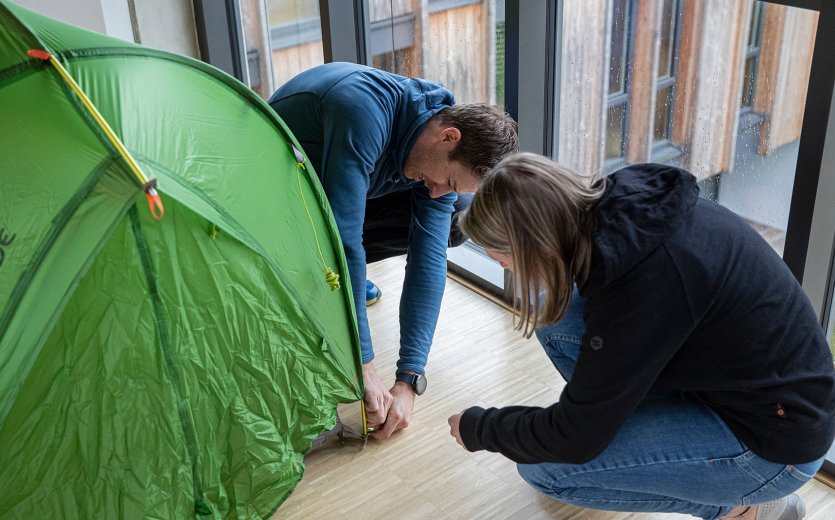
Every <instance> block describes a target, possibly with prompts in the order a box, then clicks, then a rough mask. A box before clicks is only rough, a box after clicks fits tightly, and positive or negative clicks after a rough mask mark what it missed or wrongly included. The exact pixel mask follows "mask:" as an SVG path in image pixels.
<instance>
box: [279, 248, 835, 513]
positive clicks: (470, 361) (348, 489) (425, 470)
mask: <svg viewBox="0 0 835 520" xmlns="http://www.w3.org/2000/svg"><path fill="white" fill-rule="evenodd" d="M404 266H405V261H404V259H403V258H402V257H400V258H393V259H390V260H386V261H384V262H380V263H377V264H374V265H372V266H370V267H369V270H368V271H369V274H368V277H369V279H371V280H374V281H375V282H376V283H377V284H378V285H379V286H380V288H381V289H382V291H383V297H382V299H381V300H380V301H379V302H378V303H377V304H375V305H374V306H372V307H370V308H369V309H368V317H369V322H370V325H371V334H372V338H373V341H374V349H375V352H376V354H377V358H376V361H375V364H376V366H377V368H378V371H379V372H380V375H381V377H383V381H384V382H386V383H390V382H392V381H393V379H394V366H395V362H396V360H397V349H398V338H399V325H398V318H397V316H398V305H399V301H400V292H401V284H402V279H403V268H404ZM426 375H427V378H428V380H429V388H428V390H427V392H426V394H424V395H423V396H421V397H418V398H417V401H416V404H415V413H414V416H413V419H412V423H411V425H410V426H409V428H407V429H405V430H402V431H401V432H399V433H397V434H395V435H394V436H392V438H391V439H389V440H387V441H384V442H379V443H378V442H374V441H369V442H368V444H367V445H366V446H365V447H364V448H363V447H361V446H360V445H359V444H349V445H343V444H341V443H339V442H338V441H335V442H332V443H330V444H327V445H325V446H324V447H322V448H320V449H318V450H315V451H313V452H311V453H310V454H308V455H307V457H306V458H305V464H306V466H307V469H306V471H305V475H304V478H303V479H302V481H301V482H300V483H299V485H298V486H297V487H296V490H295V491H294V493H293V494H292V495H291V496H290V498H288V499H287V501H286V502H285V503H284V504H283V505H282V506H281V507H280V508H279V509H278V511H277V512H276V513H275V515H274V516H273V517H272V518H273V519H274V520H275V519H311V518H315V519H331V518H332V519H340V520H364V519H374V520H376V519H388V518H392V519H394V518H396V519H432V520H435V519H471V518H472V519H475V518H478V519H494V518H495V519H505V518H514V519H516V518H518V519H525V520H527V519H549V518H560V519H578V520H579V519H583V520H626V519H630V520H661V519H683V518H691V517H689V516H685V515H675V514H658V513H655V514H647V513H640V514H638V513H611V512H603V511H594V510H589V509H580V508H577V507H573V506H569V505H565V504H561V503H559V502H557V501H555V500H552V499H550V498H547V497H545V496H543V495H541V494H539V493H537V492H535V491H534V490H533V489H532V488H530V487H529V486H528V485H527V484H525V483H524V482H523V481H522V479H521V478H520V477H519V476H518V474H517V473H516V469H515V465H514V464H513V463H512V462H511V461H509V460H507V459H505V458H504V457H501V456H499V455H497V454H494V453H489V452H484V451H482V452H478V453H468V452H466V451H464V449H462V448H461V447H459V446H458V445H457V444H456V443H455V441H454V439H453V438H452V437H450V436H449V426H448V425H447V417H449V416H450V415H452V414H454V413H457V412H459V411H461V410H463V409H465V408H467V407H469V406H472V405H482V406H484V405H489V406H502V405H510V404H529V405H540V406H542V405H549V404H551V403H553V402H554V401H556V400H557V398H558V396H559V393H560V391H561V389H562V387H563V386H564V384H565V383H564V382H563V381H562V379H561V378H560V376H559V375H558V374H557V373H556V371H555V370H554V369H553V368H552V366H551V364H550V362H549V361H548V360H547V358H546V356H545V354H544V352H543V351H542V349H541V347H540V346H539V344H538V342H537V341H536V338H532V339H530V340H525V339H523V338H522V336H521V334H520V333H519V332H518V331H515V330H513V328H512V317H511V315H510V314H509V313H508V312H507V311H505V310H503V309H501V308H499V307H498V306H496V305H495V304H493V303H491V302H489V301H487V300H486V299H484V298H482V297H480V296H478V295H477V294H475V293H473V292H471V291H470V290H468V289H466V288H464V287H463V286H461V285H459V284H457V283H455V282H454V281H452V280H449V279H448V280H447V286H446V294H445V297H444V303H443V307H442V309H441V317H440V320H439V322H438V328H437V331H436V333H435V342H434V345H433V347H432V353H431V355H430V357H429V364H428V366H427V367H426ZM340 415H341V416H342V417H343V420H344V421H345V422H346V424H348V425H350V426H354V427H356V428H357V430H359V426H358V425H359V406H358V405H357V404H352V405H343V406H341V407H340ZM800 494H802V495H803V496H804V497H805V499H806V504H807V516H806V518H807V520H834V519H835V490H833V489H831V488H829V487H827V486H825V485H824V484H822V483H820V482H817V481H812V482H810V483H808V484H807V485H806V486H804V487H803V488H802V489H801V490H800Z"/></svg>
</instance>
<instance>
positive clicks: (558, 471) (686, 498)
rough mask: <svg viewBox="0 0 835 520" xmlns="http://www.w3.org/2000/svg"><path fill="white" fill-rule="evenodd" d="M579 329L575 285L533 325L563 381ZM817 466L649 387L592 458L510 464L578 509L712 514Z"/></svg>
mask: <svg viewBox="0 0 835 520" xmlns="http://www.w3.org/2000/svg"><path fill="white" fill-rule="evenodd" d="M583 330H584V325H583V300H582V298H581V297H580V295H579V294H578V293H577V291H576V289H575V292H574V295H573V297H572V301H571V304H570V306H569V310H568V313H567V314H566V316H565V317H564V318H563V319H562V320H561V321H560V322H559V323H556V324H554V325H550V326H547V327H543V328H541V329H538V330H537V331H536V335H537V337H538V338H539V341H540V342H541V343H542V345H543V347H544V349H545V352H546V353H547V354H548V357H549V358H550V359H551V362H552V363H553V364H554V366H555V367H556V369H557V370H558V371H559V372H560V374H562V376H563V378H565V380H566V381H568V380H570V379H571V374H572V373H573V371H574V367H575V366H576V364H577V356H578V354H579V348H580V340H581V338H582V335H583ZM575 420H578V421H582V420H583V418H582V417H576V418H575ZM822 464H823V459H820V460H818V461H815V462H810V463H807V464H800V465H795V466H792V465H784V464H777V463H774V462H769V461H767V460H764V459H762V458H760V457H758V456H757V455H755V454H754V453H753V452H751V450H749V449H748V448H747V447H746V446H745V445H743V444H742V443H741V442H739V440H737V438H736V437H735V436H734V434H733V433H732V432H731V431H730V430H729V429H728V427H727V426H726V425H725V423H724V422H723V421H722V420H721V419H720V418H719V416H717V415H716V413H715V412H713V410H712V409H710V408H709V407H708V406H705V405H704V404H701V403H699V402H697V401H696V400H694V399H693V398H691V397H688V396H687V395H685V394H682V393H677V392H670V391H666V390H662V389H660V388H653V389H652V390H651V391H650V393H649V394H648V395H647V397H646V398H645V399H644V401H643V402H642V403H641V404H640V405H639V406H638V408H637V410H636V411H635V413H634V414H633V415H632V417H630V418H629V420H628V421H627V422H626V424H625V425H624V426H623V428H622V429H621V431H620V432H619V433H618V434H617V436H616V437H615V439H614V440H613V441H612V443H611V444H610V445H609V446H608V447H607V448H606V449H605V450H604V451H603V453H601V454H600V455H599V456H598V457H597V458H596V459H594V460H593V461H591V462H588V463H586V464H555V463H541V464H519V465H518V470H519V473H520V474H521V475H522V478H524V479H525V480H526V481H527V482H528V483H530V484H531V485H532V486H533V487H534V488H536V489H538V490H539V491H541V492H543V493H545V494H546V495H549V496H551V497H553V498H555V499H557V500H559V501H561V502H566V503H569V504H574V505H577V506H580V507H587V508H592V509H604V510H609V511H631V512H638V511H642V512H650V511H652V512H672V513H682V514H689V515H693V516H697V517H701V518H718V517H720V516H722V515H725V514H727V513H728V512H729V511H730V510H731V509H733V508H734V507H736V506H741V505H754V504H760V503H763V502H768V501H770V500H774V499H777V498H780V497H783V496H786V495H788V494H790V493H792V492H793V491H795V490H797V489H798V488H800V486H802V485H803V484H804V483H805V482H806V481H808V480H809V479H810V478H812V477H813V476H814V474H815V473H816V472H817V470H818V469H819V468H820V466H821V465H822Z"/></svg>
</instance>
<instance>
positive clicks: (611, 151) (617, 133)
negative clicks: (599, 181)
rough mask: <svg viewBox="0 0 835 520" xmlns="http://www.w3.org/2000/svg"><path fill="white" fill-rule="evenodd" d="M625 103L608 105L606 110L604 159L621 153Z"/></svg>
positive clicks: (614, 157) (618, 155)
mask: <svg viewBox="0 0 835 520" xmlns="http://www.w3.org/2000/svg"><path fill="white" fill-rule="evenodd" d="M625 109H626V105H615V106H613V107H609V110H608V111H607V112H606V160H607V161H608V160H609V159H617V158H618V157H620V156H621V155H623V152H622V150H623V117H624V112H625Z"/></svg>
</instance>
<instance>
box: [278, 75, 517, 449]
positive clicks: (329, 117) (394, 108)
mask: <svg viewBox="0 0 835 520" xmlns="http://www.w3.org/2000/svg"><path fill="white" fill-rule="evenodd" d="M269 103H270V106H272V107H273V109H275V111H276V112H278V114H279V115H280V116H281V118H282V119H283V120H284V122H285V123H286V124H287V126H289V127H290V129H291V130H292V131H293V134H294V135H295V136H296V139H298V141H299V143H300V144H301V145H302V147H303V148H304V150H305V152H306V153H307V155H308V157H309V158H310V161H311V162H312V164H313V167H314V168H315V170H316V173H317V174H318V175H319V179H320V180H321V181H322V185H323V187H324V190H325V193H326V194H327V196H328V201H329V202H330V205H331V209H332V211H333V214H334V218H335V219H336V224H337V227H338V228H339V233H340V235H341V237H342V244H343V246H344V248H345V256H346V258H347V261H348V270H349V271H350V273H349V274H350V278H351V286H352V288H353V294H354V302H355V304H356V312H357V323H358V326H359V336H360V344H361V349H362V362H363V365H364V370H363V372H364V379H365V392H366V395H365V404H366V410H367V412H368V425H369V427H370V428H374V429H375V430H374V432H373V434H372V436H373V437H374V438H376V439H378V440H381V439H386V438H388V437H389V436H391V434H392V433H394V432H395V431H397V430H398V429H400V428H404V427H406V426H408V423H409V419H410V417H411V414H412V409H413V407H414V399H415V394H416V392H417V393H422V392H423V389H424V388H425V378H424V377H423V371H424V367H425V365H426V361H427V357H428V354H429V347H430V345H431V343H432V336H433V334H434V332H435V325H436V323H437V320H438V313H439V310H440V305H441V298H442V296H443V291H444V283H445V279H444V278H445V275H446V248H447V246H448V245H449V236H450V226H451V219H452V215H453V212H454V210H455V207H454V204H455V202H456V200H457V194H459V193H470V192H472V191H474V190H475V188H476V187H477V186H478V183H479V182H480V179H481V176H482V175H483V173H484V172H485V171H487V170H488V169H489V168H490V167H492V166H494V165H495V164H496V163H498V161H499V160H500V159H501V158H502V157H504V156H505V155H507V154H509V153H512V152H515V151H517V150H518V140H517V136H516V124H515V122H514V121H513V120H512V119H511V118H510V117H509V116H507V115H506V114H505V113H504V112H502V111H501V110H499V109H497V108H496V107H491V106H489V105H480V104H464V105H455V99H454V97H453V95H452V93H451V92H449V91H448V90H446V89H444V88H443V87H441V85H438V84H436V83H431V82H428V81H425V80H420V79H410V78H404V77H402V76H398V75H396V74H391V73H388V72H384V71H381V70H377V69H373V68H370V67H366V66H363V65H356V64H353V63H329V64H325V65H321V66H318V67H314V68H312V69H310V70H307V71H305V72H302V73H301V74H299V75H298V76H296V77H295V78H293V79H291V80H290V81H289V82H287V83H286V84H285V85H284V86H282V87H281V88H280V89H278V91H276V93H275V94H273V96H272V97H271V98H270V101H269ZM459 209H460V208H459ZM457 241H458V242H459V243H460V241H462V240H460V238H459V240H457ZM456 245H457V244H456ZM404 252H406V253H408V256H407V259H406V276H405V280H404V284H403V296H402V297H401V300H400V359H399V361H398V362H397V371H396V375H395V379H396V382H395V384H394V386H393V387H392V388H391V389H390V390H387V389H386V388H385V386H384V385H383V383H382V381H381V380H380V377H379V376H378V374H377V371H376V369H375V368H374V363H373V360H374V350H373V348H372V345H371V334H370V331H369V327H368V320H367V317H366V309H365V307H366V303H365V302H366V300H367V298H366V292H367V291H366V277H365V275H366V263H367V262H370V261H377V260H382V259H383V258H388V257H391V256H394V255H399V254H402V253H404ZM368 289H369V291H368V292H369V294H368V300H369V301H370V300H371V299H376V297H378V296H379V291H376V290H375V289H376V287H375V286H373V284H369V287H368Z"/></svg>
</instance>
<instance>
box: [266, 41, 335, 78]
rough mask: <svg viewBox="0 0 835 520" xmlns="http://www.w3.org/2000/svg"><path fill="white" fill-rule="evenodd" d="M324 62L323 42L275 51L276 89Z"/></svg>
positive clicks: (274, 75) (274, 71) (274, 74)
mask: <svg viewBox="0 0 835 520" xmlns="http://www.w3.org/2000/svg"><path fill="white" fill-rule="evenodd" d="M324 62H325V56H324V53H323V52H322V40H316V41H314V42H310V43H306V44H304V45H298V46H296V47H287V48H286V49H279V50H276V51H273V78H274V79H275V87H276V88H278V87H280V86H281V85H283V84H284V83H286V82H287V80H289V79H290V78H292V77H293V76H295V75H296V74H298V73H300V72H302V71H304V70H307V69H309V68H311V67H315V66H316V65H321V64H322V63H324Z"/></svg>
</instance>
